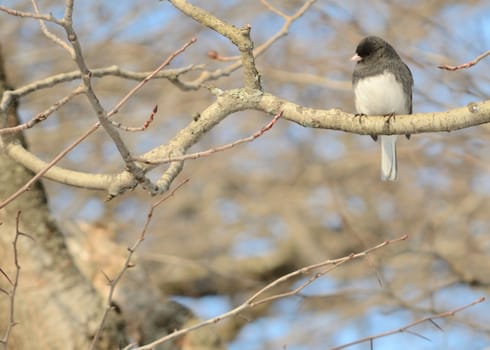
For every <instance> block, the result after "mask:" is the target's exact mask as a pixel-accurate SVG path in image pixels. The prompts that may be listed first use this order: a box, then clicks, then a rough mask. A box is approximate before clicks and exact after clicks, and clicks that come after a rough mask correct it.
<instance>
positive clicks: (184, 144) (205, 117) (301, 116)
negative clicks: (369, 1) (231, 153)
mask: <svg viewBox="0 0 490 350" xmlns="http://www.w3.org/2000/svg"><path fill="white" fill-rule="evenodd" d="M249 109H255V110H260V111H263V112H265V113H268V114H271V115H275V114H277V113H278V112H280V111H283V114H282V119H286V120H289V121H292V122H295V123H297V124H300V125H302V126H305V127H311V128H322V129H331V130H339V131H344V132H350V133H356V134H361V135H374V134H387V135H390V134H399V135H404V134H417V133H424V132H441V131H452V130H459V129H463V128H467V127H471V126H476V125H480V124H484V123H488V122H490V100H488V101H484V102H480V103H473V104H470V105H468V106H466V107H461V108H456V109H452V110H449V111H446V112H430V113H418V114H412V115H403V116H401V115H400V116H396V117H394V118H391V119H390V120H389V121H388V118H387V117H383V116H369V117H368V116H363V117H356V116H354V115H353V114H349V113H346V112H343V111H341V110H339V109H330V110H318V109H313V108H308V107H304V106H301V105H298V104H295V103H292V102H289V101H286V100H283V99H280V98H278V97H276V96H274V95H271V94H263V93H261V92H260V91H253V92H252V93H250V91H249V90H246V89H237V90H229V91H226V92H221V93H220V95H219V96H218V99H217V101H215V102H213V103H212V104H210V105H209V106H208V107H207V108H206V109H205V110H204V111H203V112H202V113H201V114H200V117H199V118H197V120H194V121H192V122H191V123H190V124H188V125H187V126H186V127H185V128H183V129H182V130H181V131H180V132H179V133H177V135H175V137H174V138H173V139H172V140H170V142H169V143H167V144H165V145H161V146H158V147H156V148H154V149H153V150H150V151H149V152H147V153H145V154H143V155H141V156H139V157H138V158H139V159H145V160H146V161H148V162H149V163H152V162H155V161H159V160H161V159H166V158H171V157H175V156H177V157H179V156H181V155H184V154H185V152H186V151H187V149H189V148H190V147H191V146H193V145H194V144H196V143H197V142H198V141H199V140H200V139H201V137H202V136H203V135H205V134H206V133H207V132H208V131H209V130H211V129H212V128H214V127H215V126H216V125H217V124H218V123H219V122H221V121H222V120H223V119H225V118H226V117H228V116H229V115H231V114H233V113H235V112H238V111H243V110H249ZM6 150H7V153H8V154H9V155H10V156H11V157H12V158H14V159H16V160H17V161H19V162H20V163H22V164H23V165H24V166H25V167H27V168H29V169H30V170H32V171H34V172H37V171H39V170H40V169H42V168H43V167H44V166H46V163H45V162H44V161H42V160H40V159H38V158H37V157H35V156H34V155H32V154H31V153H29V152H28V151H27V150H25V149H24V148H23V147H22V146H21V145H20V144H10V145H8V146H7V147H6ZM141 167H142V169H143V171H145V172H146V171H149V170H150V169H153V168H154V167H155V165H150V164H142V165H141ZM180 169H181V166H179V167H177V173H178V172H179V171H180ZM45 176H46V177H47V178H49V179H51V180H54V181H59V182H62V183H65V184H69V185H73V186H80V187H86V188H92V189H98V190H106V191H107V192H108V193H109V194H110V195H112V196H115V195H118V194H121V193H123V192H124V191H126V190H127V189H129V188H132V187H134V185H135V184H134V182H133V181H132V177H131V175H130V174H129V173H127V172H126V171H123V172H121V173H119V174H105V175H104V174H88V173H81V172H75V171H70V170H66V169H62V168H59V167H53V168H52V169H50V170H49V171H48V172H47V173H46V174H45ZM172 179H173V178H172ZM170 182H171V181H170ZM168 185H170V183H169V184H168Z"/></svg>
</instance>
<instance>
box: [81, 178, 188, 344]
mask: <svg viewBox="0 0 490 350" xmlns="http://www.w3.org/2000/svg"><path fill="white" fill-rule="evenodd" d="M187 182H189V179H186V180H184V181H182V182H181V183H180V184H178V185H177V186H176V187H175V189H174V190H173V191H172V192H171V193H169V194H168V195H167V196H165V197H163V198H161V199H159V200H158V201H156V202H155V203H153V205H152V206H151V208H150V211H149V212H148V215H147V216H146V221H145V224H144V226H143V229H142V230H141V232H140V234H139V237H138V239H137V240H136V242H134V244H133V245H132V246H131V247H128V255H127V257H126V261H125V262H124V266H123V267H122V269H121V270H120V271H119V273H118V274H117V275H116V277H115V278H113V279H111V278H109V277H108V276H107V275H106V274H105V273H104V272H103V271H102V273H103V274H104V276H105V278H106V279H107V282H108V284H109V293H108V295H107V300H106V304H105V310H104V313H103V314H102V318H101V320H100V323H99V326H98V327H97V331H96V332H95V335H94V338H93V339H92V343H91V344H90V348H89V350H92V349H95V346H96V344H97V341H98V339H99V337H100V334H101V332H102V329H103V328H104V324H105V322H106V319H107V316H108V314H109V312H110V311H111V309H112V308H113V297H114V292H115V290H116V286H117V284H118V283H119V281H120V280H121V279H122V277H123V276H124V274H125V273H126V271H127V270H128V269H129V268H132V267H134V266H135V265H134V264H133V263H132V262H131V258H132V257H133V254H134V252H135V251H136V249H138V247H139V245H140V244H141V243H142V242H143V241H144V240H145V236H146V232H147V231H148V226H149V225H150V222H151V219H152V217H153V212H154V211H155V209H156V208H157V207H158V206H159V205H160V204H162V203H163V202H165V201H166V200H167V199H169V198H170V197H172V196H173V195H174V194H175V193H176V192H177V191H178V190H179V189H180V188H181V187H182V186H184V185H185V184H186V183H187Z"/></svg>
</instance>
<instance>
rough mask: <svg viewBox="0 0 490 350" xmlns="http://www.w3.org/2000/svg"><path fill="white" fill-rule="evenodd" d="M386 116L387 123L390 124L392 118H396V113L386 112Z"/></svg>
mask: <svg viewBox="0 0 490 350" xmlns="http://www.w3.org/2000/svg"><path fill="white" fill-rule="evenodd" d="M384 117H387V119H386V120H385V123H386V124H389V123H390V121H391V119H393V120H395V113H394V112H393V113H389V114H385V115H384Z"/></svg>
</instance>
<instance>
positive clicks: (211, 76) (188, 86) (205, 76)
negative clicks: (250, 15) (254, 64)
mask: <svg viewBox="0 0 490 350" xmlns="http://www.w3.org/2000/svg"><path fill="white" fill-rule="evenodd" d="M315 2H316V0H307V1H305V3H304V4H303V6H301V7H300V8H299V9H298V11H296V12H295V13H294V14H293V15H291V16H285V17H283V18H284V24H283V25H282V27H281V28H280V29H279V31H277V32H276V33H275V34H274V35H272V36H271V37H270V38H269V39H268V40H266V41H265V42H264V43H262V44H261V45H259V46H257V47H256V48H255V49H254V50H253V56H254V57H258V56H260V55H261V54H263V53H264V52H265V51H266V50H267V49H268V48H269V47H271V46H272V45H273V44H274V43H275V42H276V41H278V40H279V39H280V38H282V37H284V36H286V35H287V33H288V31H289V28H290V27H291V25H292V24H293V23H294V21H296V20H297V19H299V18H300V17H301V16H303V15H304V14H305V13H306V11H307V10H308V9H309V8H310V7H311V6H312V5H313V4H314V3H315ZM264 4H265V3H264ZM275 13H277V12H275ZM210 53H211V54H210V56H209V57H210V58H214V57H216V58H219V59H220V60H223V61H226V60H235V59H236V57H223V56H221V55H219V53H217V52H216V51H214V52H213V51H210ZM240 67H242V61H237V62H234V63H232V64H230V65H228V66H227V67H225V68H222V69H217V70H215V71H203V72H202V73H201V75H200V76H199V77H198V78H196V79H195V80H192V81H182V80H180V79H178V78H176V79H173V80H171V81H172V82H173V83H174V84H175V85H176V86H177V87H178V88H180V89H182V90H196V89H199V88H200V87H201V86H202V85H203V84H204V83H205V82H207V81H210V80H217V79H219V78H221V77H223V76H228V75H230V74H231V73H232V72H234V71H236V70H237V69H239V68H240Z"/></svg>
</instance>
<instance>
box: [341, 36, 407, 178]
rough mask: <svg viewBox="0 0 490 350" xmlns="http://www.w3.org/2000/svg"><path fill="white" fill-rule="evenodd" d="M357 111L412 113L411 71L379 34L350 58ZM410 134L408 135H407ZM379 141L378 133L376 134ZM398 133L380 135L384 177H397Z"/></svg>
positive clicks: (362, 42)
mask: <svg viewBox="0 0 490 350" xmlns="http://www.w3.org/2000/svg"><path fill="white" fill-rule="evenodd" d="M351 60H352V61H355V62H357V64H356V67H355V68H354V73H353V74H352V85H353V87H354V94H355V104H356V110H357V113H359V114H364V115H386V116H388V115H390V116H394V115H396V114H411V113H412V86H413V78H412V73H411V72H410V69H409V68H408V66H407V65H406V64H405V63H404V62H403V61H402V60H401V58H400V56H398V54H397V53H396V51H395V49H394V48H393V47H392V46H391V45H390V44H388V43H387V42H386V41H384V40H383V39H381V38H379V37H377V36H368V37H366V38H364V39H362V40H361V41H360V42H359V44H358V45H357V48H356V54H355V55H354V56H353V57H352V58H351ZM407 137H409V135H407ZM373 138H374V139H375V140H376V136H373ZM396 138H397V136H396V135H380V140H381V179H382V180H385V181H386V180H390V181H395V180H396V177H397V164H396Z"/></svg>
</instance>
